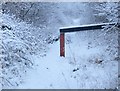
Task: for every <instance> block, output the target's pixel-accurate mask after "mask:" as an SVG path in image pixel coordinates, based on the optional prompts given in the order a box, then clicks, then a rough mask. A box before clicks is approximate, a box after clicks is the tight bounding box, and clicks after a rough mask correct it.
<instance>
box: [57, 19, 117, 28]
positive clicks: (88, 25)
mask: <svg viewBox="0 0 120 91" xmlns="http://www.w3.org/2000/svg"><path fill="white" fill-rule="evenodd" d="M75 21H76V20H75ZM77 24H78V23H77ZM109 24H110V25H111V24H116V22H111V23H98V24H87V25H79V26H69V27H61V28H59V29H66V28H76V27H91V26H99V25H109Z"/></svg>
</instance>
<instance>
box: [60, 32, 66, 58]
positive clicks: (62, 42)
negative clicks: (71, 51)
mask: <svg viewBox="0 0 120 91" xmlns="http://www.w3.org/2000/svg"><path fill="white" fill-rule="evenodd" d="M64 35H65V34H64V33H60V56H61V57H62V56H63V57H65V36H64Z"/></svg>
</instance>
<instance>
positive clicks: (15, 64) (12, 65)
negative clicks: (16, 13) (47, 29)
mask: <svg viewBox="0 0 120 91" xmlns="http://www.w3.org/2000/svg"><path fill="white" fill-rule="evenodd" d="M0 19H1V20H0V21H1V23H2V26H1V28H0V29H1V30H0V36H1V38H0V39H1V44H0V47H1V48H0V49H1V54H0V59H1V65H2V74H1V75H0V77H1V78H2V82H1V84H2V86H3V88H4V87H5V88H7V87H12V86H18V85H19V84H20V83H22V78H23V76H24V75H25V73H26V71H27V70H28V69H30V68H31V67H33V66H34V59H33V58H32V56H34V55H35V54H38V53H40V54H39V55H41V56H44V53H45V51H46V50H47V47H46V46H45V42H44V41H43V39H42V38H44V37H42V38H40V37H39V38H40V39H39V38H37V37H36V35H35V34H34V33H33V32H34V31H35V30H38V28H37V29H36V28H35V27H34V28H33V27H32V26H31V25H30V24H26V23H25V22H20V21H19V20H18V19H15V17H13V16H9V15H6V14H3V15H2V17H1V18H0ZM36 32H37V31H36ZM40 35H41V34H39V36H40Z"/></svg>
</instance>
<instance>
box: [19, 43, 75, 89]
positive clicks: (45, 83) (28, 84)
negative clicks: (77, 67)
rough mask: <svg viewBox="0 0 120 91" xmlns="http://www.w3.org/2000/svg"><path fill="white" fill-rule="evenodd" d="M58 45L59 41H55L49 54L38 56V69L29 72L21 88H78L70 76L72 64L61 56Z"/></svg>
mask: <svg viewBox="0 0 120 91" xmlns="http://www.w3.org/2000/svg"><path fill="white" fill-rule="evenodd" d="M58 47H59V43H55V44H53V45H52V47H51V50H50V51H49V52H48V54H47V56H45V57H42V58H40V57H36V59H35V60H36V65H37V67H36V69H34V70H32V71H31V72H29V73H28V74H27V75H28V76H26V78H25V79H26V80H25V83H24V84H22V85H21V86H19V88H43V89H44V88H51V89H53V88H54V87H55V88H71V87H72V88H73V87H74V88H77V82H76V80H75V79H73V78H71V77H70V74H71V72H72V68H71V67H70V66H71V65H70V64H68V62H66V61H65V59H64V58H60V57H59V48H58ZM61 61H62V62H61ZM66 73H67V74H66Z"/></svg>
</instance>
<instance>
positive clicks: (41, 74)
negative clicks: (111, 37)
mask: <svg viewBox="0 0 120 91" xmlns="http://www.w3.org/2000/svg"><path fill="white" fill-rule="evenodd" d="M73 36H74V35H73ZM73 39H74V37H73ZM71 46H76V47H70V44H67V45H66V57H65V58H63V57H60V56H59V41H58V42H56V43H54V44H51V45H50V50H49V51H48V53H46V54H47V55H46V56H45V57H39V56H35V57H34V58H33V59H34V60H35V65H36V67H35V68H34V69H33V70H31V71H29V72H28V73H27V76H26V77H25V78H24V79H25V81H24V83H23V84H21V85H20V86H19V87H18V88H22V89H23V88H25V89H78V88H84V89H86V88H87V89H89V88H114V87H116V86H117V75H118V74H117V70H118V67H117V62H116V61H110V62H108V61H103V63H102V64H101V63H100V64H99V63H94V61H96V60H98V61H99V57H100V54H103V53H104V52H103V51H102V50H101V48H91V49H89V50H88V49H87V44H86V42H85V43H84V42H82V43H81V45H79V43H78V41H76V42H74V43H71ZM103 48H104V47H103ZM71 50H72V51H71ZM80 50H81V52H79V51H80ZM71 52H72V53H71ZM94 56H95V57H98V59H95V58H94ZM108 59H109V58H108ZM100 60H101V59H100ZM104 60H105V59H104ZM73 70H76V71H73ZM104 83H105V84H104Z"/></svg>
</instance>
